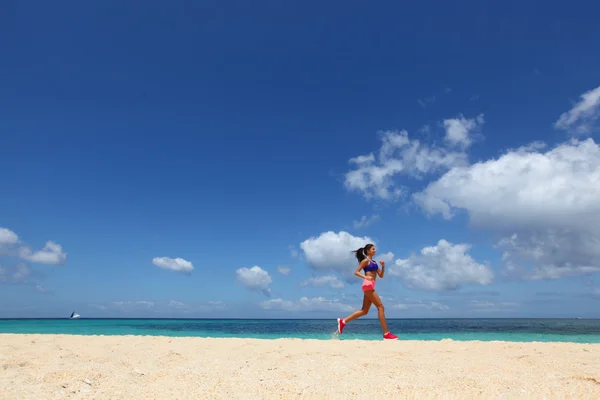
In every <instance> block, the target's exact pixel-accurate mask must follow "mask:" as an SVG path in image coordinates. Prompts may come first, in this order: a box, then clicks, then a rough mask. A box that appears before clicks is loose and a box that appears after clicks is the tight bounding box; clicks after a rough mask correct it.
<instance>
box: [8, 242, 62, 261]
mask: <svg viewBox="0 0 600 400" xmlns="http://www.w3.org/2000/svg"><path fill="white" fill-rule="evenodd" d="M19 257H21V258H22V259H23V260H27V261H30V262H33V263H38V264H52V265H60V264H64V263H65V262H66V261H67V253H65V252H64V251H63V249H62V246H61V245H60V244H58V243H54V242H53V241H48V242H46V245H45V246H44V248H43V249H41V250H38V251H32V250H31V248H29V247H27V246H23V247H21V248H20V249H19Z"/></svg>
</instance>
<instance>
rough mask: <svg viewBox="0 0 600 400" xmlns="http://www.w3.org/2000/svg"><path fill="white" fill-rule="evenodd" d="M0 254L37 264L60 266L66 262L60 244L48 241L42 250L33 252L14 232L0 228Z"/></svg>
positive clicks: (65, 255) (65, 256) (65, 254)
mask: <svg viewBox="0 0 600 400" xmlns="http://www.w3.org/2000/svg"><path fill="white" fill-rule="evenodd" d="M0 254H1V255H5V256H12V257H18V258H20V259H22V260H26V261H29V262H33V263H37V264H52V265H61V264H64V263H65V262H66V261H67V253H65V252H64V251H63V249H62V246H61V245H60V244H58V243H55V242H53V241H51V240H49V241H47V242H46V245H45V246H44V248H43V249H41V250H37V251H33V250H32V249H31V247H29V246H28V245H26V244H23V243H22V242H21V240H20V239H19V236H18V235H17V234H16V233H15V232H13V231H11V230H10V229H8V228H0Z"/></svg>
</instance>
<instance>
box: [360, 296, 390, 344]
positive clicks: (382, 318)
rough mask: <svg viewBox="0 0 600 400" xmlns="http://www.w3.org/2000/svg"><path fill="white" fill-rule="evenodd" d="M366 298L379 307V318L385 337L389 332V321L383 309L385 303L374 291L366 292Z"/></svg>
mask: <svg viewBox="0 0 600 400" xmlns="http://www.w3.org/2000/svg"><path fill="white" fill-rule="evenodd" d="M365 297H368V298H369V300H370V302H371V303H372V304H375V307H377V316H378V317H379V323H380V324H381V330H382V331H383V334H384V335H385V334H386V333H388V332H389V331H388V326H387V321H386V320H385V311H384V308H383V303H382V302H381V299H380V298H379V295H378V294H377V293H376V292H375V291H374V290H369V291H366V292H365Z"/></svg>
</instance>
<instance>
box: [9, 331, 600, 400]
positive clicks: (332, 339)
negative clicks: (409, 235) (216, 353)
mask: <svg viewBox="0 0 600 400" xmlns="http://www.w3.org/2000/svg"><path fill="white" fill-rule="evenodd" d="M13 335H14V336H37V335H39V336H58V337H62V336H66V337H71V336H73V337H82V338H86V337H87V338H113V337H123V338H137V337H140V338H162V339H191V340H195V339H200V340H204V339H206V340H249V341H253V340H256V341H266V342H270V341H277V340H284V341H287V340H289V341H314V342H347V343H355V342H365V343H377V342H402V343H440V342H454V343H504V344H536V343H538V344H573V345H581V346H600V342H572V341H567V340H562V341H561V340H503V339H489V340H485V339H484V340H482V339H453V338H442V339H403V335H402V334H399V335H398V340H384V339H382V338H381V337H378V338H377V339H362V338H348V337H347V336H346V337H345V338H338V337H334V336H335V334H332V335H331V337H328V338H301V337H272V338H269V337H248V336H196V335H153V334H143V333H140V334H133V333H131V334H121V333H116V334H105V333H55V332H49V333H37V332H34V333H14V332H0V341H1V340H2V337H3V336H13ZM0 400H1V399H0Z"/></svg>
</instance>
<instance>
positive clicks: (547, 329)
mask: <svg viewBox="0 0 600 400" xmlns="http://www.w3.org/2000/svg"><path fill="white" fill-rule="evenodd" d="M388 325H389V328H390V330H391V331H392V332H393V333H395V334H396V335H398V336H399V338H400V340H441V339H452V340H481V341H491V340H502V341H516V342H534V341H539V342H574V343H600V319H390V320H388ZM336 327H337V325H336V320H335V319H84V318H82V319H76V320H69V319H66V318H65V319H0V333H41V334H73V335H151V336H194V337H213V338H232V337H235V338H258V339H279V338H299V339H321V340H332V339H335V340H353V339H363V340H381V328H380V326H379V322H378V321H377V320H376V319H362V320H357V321H352V322H351V323H350V324H348V325H347V326H346V328H345V330H344V334H343V335H340V336H338V335H336V334H335V332H336V330H337V328H336Z"/></svg>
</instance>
